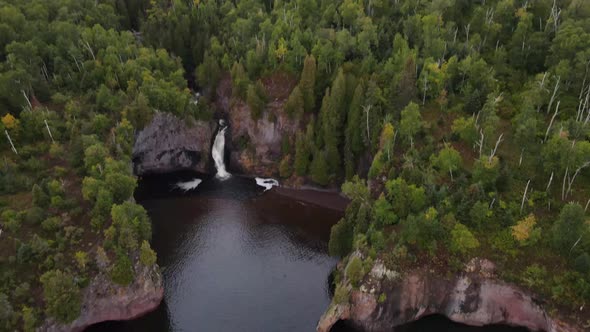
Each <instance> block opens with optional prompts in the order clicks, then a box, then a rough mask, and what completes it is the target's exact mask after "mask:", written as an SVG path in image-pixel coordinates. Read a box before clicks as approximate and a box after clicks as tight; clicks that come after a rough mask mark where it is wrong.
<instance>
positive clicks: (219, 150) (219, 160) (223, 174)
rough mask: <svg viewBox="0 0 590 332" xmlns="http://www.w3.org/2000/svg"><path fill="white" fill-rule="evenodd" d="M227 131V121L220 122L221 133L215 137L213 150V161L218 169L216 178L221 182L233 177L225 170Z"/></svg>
mask: <svg viewBox="0 0 590 332" xmlns="http://www.w3.org/2000/svg"><path fill="white" fill-rule="evenodd" d="M226 129H227V126H226V125H225V121H224V120H219V131H217V136H215V141H214V142H213V147H212V148H211V155H212V156H213V161H214V162H215V168H217V175H216V177H217V178H218V179H221V180H225V179H228V178H229V177H230V176H231V174H229V173H228V172H227V171H226V170H225V162H224V161H223V153H224V150H225V130H226Z"/></svg>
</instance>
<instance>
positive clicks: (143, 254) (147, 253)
mask: <svg viewBox="0 0 590 332" xmlns="http://www.w3.org/2000/svg"><path fill="white" fill-rule="evenodd" d="M156 259H157V256H156V252H155V251H153V250H152V248H151V247H150V244H149V243H148V242H147V241H145V240H144V241H143V243H142V244H141V248H140V251H139V261H140V262H141V264H143V265H145V266H152V265H154V264H156Z"/></svg>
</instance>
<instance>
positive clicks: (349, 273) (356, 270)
mask: <svg viewBox="0 0 590 332" xmlns="http://www.w3.org/2000/svg"><path fill="white" fill-rule="evenodd" d="M364 275H365V273H364V271H363V262H362V261H361V259H360V258H358V257H357V256H354V257H352V258H351V259H350V261H349V262H348V265H346V277H347V278H348V280H349V281H350V283H351V284H352V285H353V286H355V287H357V286H358V285H359V283H360V281H361V280H362V278H363V277H364Z"/></svg>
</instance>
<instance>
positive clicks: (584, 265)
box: [574, 252, 590, 274]
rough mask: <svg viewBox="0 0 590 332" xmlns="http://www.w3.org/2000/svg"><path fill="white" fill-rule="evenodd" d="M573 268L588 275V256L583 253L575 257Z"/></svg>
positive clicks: (589, 263) (589, 262)
mask: <svg viewBox="0 0 590 332" xmlns="http://www.w3.org/2000/svg"><path fill="white" fill-rule="evenodd" d="M574 268H575V269H576V271H578V272H580V273H582V274H588V272H590V255H589V254H588V253H587V252H585V253H582V254H581V255H579V256H578V257H576V259H575V261H574Z"/></svg>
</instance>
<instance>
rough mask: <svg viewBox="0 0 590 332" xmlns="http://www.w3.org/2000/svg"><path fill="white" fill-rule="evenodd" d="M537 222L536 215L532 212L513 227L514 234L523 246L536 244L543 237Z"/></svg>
mask: <svg viewBox="0 0 590 332" xmlns="http://www.w3.org/2000/svg"><path fill="white" fill-rule="evenodd" d="M536 224H537V219H536V218H535V215H533V214H530V215H528V216H527V217H525V218H524V219H522V220H520V221H519V222H518V223H517V224H516V225H515V226H512V227H511V229H512V236H513V237H514V239H515V240H516V241H517V242H518V243H519V244H520V245H521V246H525V245H530V244H535V243H536V242H537V241H538V240H539V238H540V237H541V229H540V228H537V227H535V225H536Z"/></svg>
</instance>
